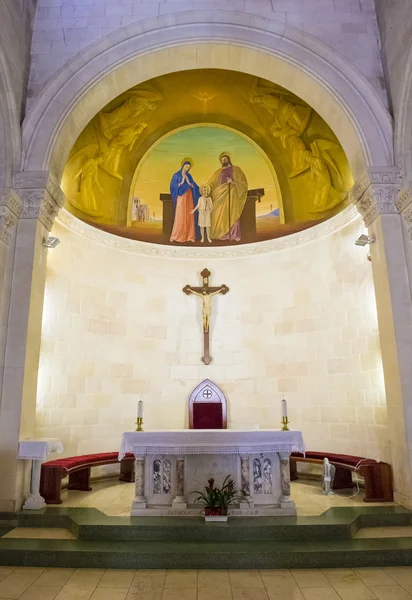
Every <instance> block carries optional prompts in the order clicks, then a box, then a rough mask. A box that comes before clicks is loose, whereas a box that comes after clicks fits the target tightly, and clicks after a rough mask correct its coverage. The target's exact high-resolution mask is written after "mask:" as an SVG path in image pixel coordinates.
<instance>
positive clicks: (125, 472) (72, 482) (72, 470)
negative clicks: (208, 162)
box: [40, 452, 134, 504]
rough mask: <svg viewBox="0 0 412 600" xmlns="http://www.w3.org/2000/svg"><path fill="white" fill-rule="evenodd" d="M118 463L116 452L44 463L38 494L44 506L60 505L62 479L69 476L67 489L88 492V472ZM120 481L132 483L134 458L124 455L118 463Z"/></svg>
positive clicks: (89, 488) (130, 455) (131, 455)
mask: <svg viewBox="0 0 412 600" xmlns="http://www.w3.org/2000/svg"><path fill="white" fill-rule="evenodd" d="M117 462H119V461H118V453H117V452H101V453H100V454H86V455H84V456H73V457H68V458H59V459H57V460H51V461H49V462H45V463H43V464H42V466H41V477H40V494H41V495H42V496H43V498H44V499H45V501H46V504H61V503H62V499H61V489H62V479H63V478H64V477H66V476H67V475H68V476H69V483H68V485H67V488H68V489H69V490H83V491H86V492H89V491H90V490H91V489H92V488H91V487H90V471H91V468H92V467H101V466H103V465H111V464H115V463H117ZM119 479H120V481H129V482H131V481H134V456H133V454H126V456H125V457H124V459H123V460H122V461H121V463H120V477H119Z"/></svg>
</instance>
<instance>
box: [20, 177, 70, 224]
mask: <svg viewBox="0 0 412 600" xmlns="http://www.w3.org/2000/svg"><path fill="white" fill-rule="evenodd" d="M14 185H15V188H16V189H17V190H19V194H20V196H21V198H22V200H23V211H22V218H23V219H39V221H40V222H41V223H42V224H43V225H44V226H45V227H46V228H47V229H48V230H49V231H50V229H51V228H52V226H53V222H54V219H55V218H56V216H57V214H58V212H59V210H60V208H62V206H63V205H64V202H65V196H64V193H63V191H62V190H61V188H60V186H59V185H58V184H57V183H56V181H55V180H54V179H53V178H52V177H51V176H50V175H49V173H48V172H47V171H34V172H22V173H17V174H16V175H15V177H14Z"/></svg>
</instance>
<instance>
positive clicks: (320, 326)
mask: <svg viewBox="0 0 412 600" xmlns="http://www.w3.org/2000/svg"><path fill="white" fill-rule="evenodd" d="M85 227H86V226H83V225H81V226H80V229H82V228H83V229H84V228H85ZM86 231H87V228H86ZM94 231H95V230H92V229H91V228H89V232H88V235H90V237H93V235H94ZM361 231H363V227H362V225H361V223H360V221H359V220H356V221H355V222H352V223H351V224H349V225H346V226H345V227H344V229H342V230H340V231H338V232H335V233H334V234H331V235H328V236H325V237H321V238H319V239H318V240H316V241H313V242H309V243H306V244H303V245H300V246H296V247H294V248H289V249H284V250H280V251H272V252H269V253H266V254H261V255H255V256H242V257H238V258H219V259H211V258H200V259H184V258H170V257H166V256H153V257H151V256H144V255H142V254H139V253H138V252H136V251H135V252H126V251H121V250H119V249H116V248H113V247H110V245H107V243H109V244H110V243H112V241H113V238H112V237H111V236H110V235H109V234H103V235H102V234H101V233H99V239H100V240H105V241H106V242H107V243H106V244H103V243H98V242H96V241H95V240H93V239H88V238H87V237H85V236H83V235H81V234H79V233H77V232H75V231H73V230H70V229H68V228H67V227H66V226H64V225H62V224H59V223H57V224H56V225H55V227H54V230H53V232H52V233H53V235H57V236H58V237H59V238H60V240H61V244H60V245H59V246H58V247H57V248H56V249H55V250H53V251H49V261H48V276H47V287H46V297H45V308H44V318H43V339H42V350H41V367H40V373H39V389H38V401H37V434H38V435H47V436H58V437H60V438H61V439H62V441H63V443H64V445H65V447H66V454H69V455H70V454H78V453H83V452H89V451H90V452H93V451H100V450H113V451H115V450H117V449H118V447H119V440H120V436H121V433H122V432H123V431H124V430H129V429H131V428H133V424H134V420H135V416H136V406H137V395H138V394H142V395H143V396H144V399H145V425H146V427H147V428H149V429H150V428H166V429H167V428H182V427H187V426H188V413H187V402H188V396H189V394H190V392H191V391H192V389H193V388H194V387H195V386H196V385H197V384H198V383H199V382H200V381H202V380H203V379H204V378H206V377H208V378H210V379H212V380H213V381H214V382H215V383H217V384H218V385H219V386H221V388H222V389H223V390H224V392H225V393H226V395H227V398H228V405H229V414H228V420H229V424H228V425H229V427H250V426H253V425H255V424H258V425H259V426H260V427H261V428H265V427H277V426H278V423H279V403H280V394H281V393H284V394H285V395H286V397H287V399H288V401H289V406H290V417H291V421H292V427H294V428H301V429H302V430H303V432H304V435H305V439H306V442H307V446H308V448H310V449H313V450H320V449H323V450H334V451H341V452H350V453H353V454H355V453H359V454H362V455H366V456H372V457H380V458H381V459H382V458H386V459H388V460H389V456H388V454H389V445H388V442H387V439H388V431H387V420H386V406H385V398H384V391H383V383H382V369H381V361H380V349H379V339H378V332H377V321H376V308H375V300H374V291H373V284H372V274H371V264H370V262H368V261H367V259H366V254H367V249H365V248H358V247H355V246H354V243H353V242H354V240H355V239H356V237H357V236H358V235H359V233H360V232H361ZM90 232H91V233H90ZM133 244H134V243H133V242H131V245H132V246H133ZM133 247H134V246H133ZM136 248H137V246H136ZM158 248H159V247H158ZM204 267H208V268H209V269H210V270H211V271H212V281H211V283H212V284H221V283H225V284H227V285H228V286H229V288H230V292H229V294H227V295H226V296H224V297H217V298H215V301H214V319H213V325H212V332H211V338H212V342H211V344H212V355H213V357H214V363H213V364H212V365H210V366H208V367H206V366H204V365H202V363H201V362H200V357H201V314H200V302H199V300H198V299H196V298H194V297H193V296H192V297H187V296H185V295H184V294H183V292H182V288H183V286H184V285H185V284H187V283H190V284H191V285H195V284H197V283H198V282H199V277H198V274H199V272H200V271H201V270H202V269H203V268H204Z"/></svg>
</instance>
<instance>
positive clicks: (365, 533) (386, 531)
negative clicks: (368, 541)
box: [355, 527, 412, 539]
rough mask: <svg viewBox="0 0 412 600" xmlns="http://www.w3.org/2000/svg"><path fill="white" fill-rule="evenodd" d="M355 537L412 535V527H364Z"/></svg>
mask: <svg viewBox="0 0 412 600" xmlns="http://www.w3.org/2000/svg"><path fill="white" fill-rule="evenodd" d="M355 537H356V538H357V539H359V538H399V537H412V527H364V528H363V529H360V530H359V531H358V533H357V534H356V535H355Z"/></svg>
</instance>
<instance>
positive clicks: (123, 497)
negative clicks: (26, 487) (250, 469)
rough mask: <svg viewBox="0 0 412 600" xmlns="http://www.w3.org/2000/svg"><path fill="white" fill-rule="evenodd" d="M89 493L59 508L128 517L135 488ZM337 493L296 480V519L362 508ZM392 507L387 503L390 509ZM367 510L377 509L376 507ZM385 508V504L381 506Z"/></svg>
mask: <svg viewBox="0 0 412 600" xmlns="http://www.w3.org/2000/svg"><path fill="white" fill-rule="evenodd" d="M92 488H93V490H92V491H91V492H78V491H75V490H70V491H67V490H66V491H64V492H63V493H62V499H63V504H62V505H61V506H82V507H94V508H98V509H99V510H101V511H102V512H104V513H106V514H107V515H109V516H128V515H129V514H130V507H131V504H132V501H133V498H134V484H133V483H124V482H121V481H119V480H118V479H107V480H103V481H95V482H92ZM356 492H357V489H356V488H355V489H354V490H353V491H352V490H340V491H339V492H338V493H334V494H332V495H328V496H324V495H323V494H322V491H321V489H320V482H319V481H314V480H303V479H302V480H301V479H300V480H299V481H295V482H293V483H292V498H293V499H294V500H295V502H296V507H297V511H298V515H300V516H308V517H310V516H316V515H321V514H322V513H323V512H325V510H328V508H332V507H339V506H365V503H364V502H363V491H362V489H361V490H359V493H358V494H356V495H355V496H354V494H355V493H356ZM391 504H392V503H387V504H386V505H388V506H390V505H391ZM366 506H379V504H378V503H373V504H369V505H366ZM383 506H385V504H383Z"/></svg>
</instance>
